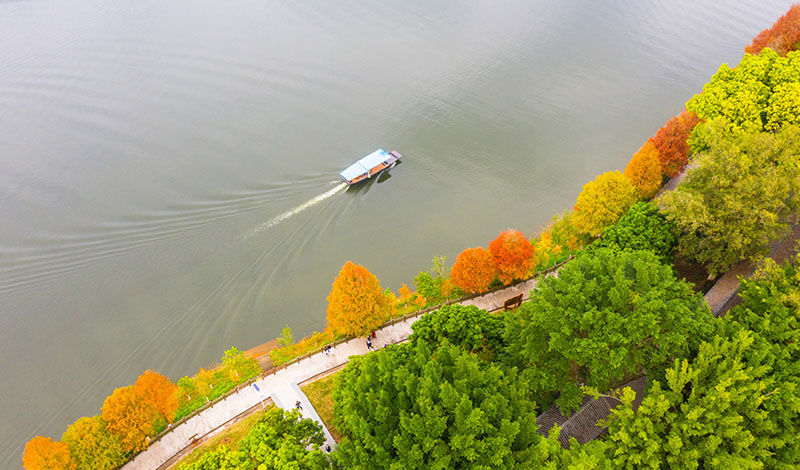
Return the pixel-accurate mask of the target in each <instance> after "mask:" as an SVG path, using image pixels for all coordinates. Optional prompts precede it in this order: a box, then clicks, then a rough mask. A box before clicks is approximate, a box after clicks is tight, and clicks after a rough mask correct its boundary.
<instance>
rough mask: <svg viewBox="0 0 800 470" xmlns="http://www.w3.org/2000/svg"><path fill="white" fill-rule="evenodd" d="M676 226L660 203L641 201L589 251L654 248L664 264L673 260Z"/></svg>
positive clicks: (609, 228) (654, 251)
mask: <svg viewBox="0 0 800 470" xmlns="http://www.w3.org/2000/svg"><path fill="white" fill-rule="evenodd" d="M673 230H675V225H674V224H673V223H671V222H668V221H667V219H666V218H665V217H664V215H663V214H661V213H660V212H659V211H658V209H657V208H656V206H655V205H654V204H652V203H650V202H639V203H636V204H635V205H633V207H631V208H630V209H629V210H628V212H627V213H626V214H625V215H624V216H623V217H622V218H621V219H619V222H617V223H616V224H614V225H612V226H610V227H608V228H607V229H606V230H605V232H603V236H602V237H601V238H600V239H598V240H597V241H596V242H594V243H593V244H592V245H591V247H590V249H588V250H587V252H592V251H594V250H596V249H598V248H602V247H606V248H610V249H612V250H616V251H641V250H645V251H652V252H653V253H655V255H656V256H658V258H659V259H660V260H661V261H662V262H664V263H670V264H671V263H672V260H673V258H674V256H675V246H676V245H677V241H676V240H675V236H674V235H673V234H672V232H673Z"/></svg>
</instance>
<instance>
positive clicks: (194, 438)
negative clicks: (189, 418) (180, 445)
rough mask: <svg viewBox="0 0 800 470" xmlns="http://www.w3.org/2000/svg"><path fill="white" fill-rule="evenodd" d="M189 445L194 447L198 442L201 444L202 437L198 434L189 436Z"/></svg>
mask: <svg viewBox="0 0 800 470" xmlns="http://www.w3.org/2000/svg"><path fill="white" fill-rule="evenodd" d="M189 441H190V442H189V445H190V446H192V447H196V446H197V444H200V438H199V437H197V434H193V435H192V437H190V438H189Z"/></svg>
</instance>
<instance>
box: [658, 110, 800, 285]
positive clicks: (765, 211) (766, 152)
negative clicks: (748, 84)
mask: <svg viewBox="0 0 800 470" xmlns="http://www.w3.org/2000/svg"><path fill="white" fill-rule="evenodd" d="M704 126H705V128H706V131H707V132H706V137H707V139H708V145H709V148H708V151H707V152H706V153H705V154H703V155H700V156H698V157H697V158H696V160H695V162H696V168H694V169H692V170H690V171H689V173H688V174H687V175H686V177H685V178H684V179H683V181H682V182H681V184H679V185H678V187H677V188H676V189H675V191H671V192H669V193H666V194H664V195H662V196H660V198H659V201H658V204H659V205H660V206H661V207H662V208H663V209H664V212H665V213H666V216H667V218H668V219H669V220H670V221H672V222H673V223H675V225H676V226H677V228H678V230H679V232H680V236H679V239H678V252H679V253H681V255H682V256H684V257H686V258H687V259H691V260H696V261H698V262H700V263H703V264H704V265H705V266H706V267H707V268H708V270H709V272H710V273H712V274H717V273H720V272H724V271H725V270H727V269H728V268H729V267H730V266H731V265H733V264H734V263H736V262H737V261H739V260H741V259H755V258H757V257H759V256H761V255H763V254H765V253H766V251H767V250H768V249H769V246H770V242H771V241H773V240H775V239H776V238H778V237H780V236H781V235H782V234H783V233H785V232H786V230H787V229H788V226H789V225H788V224H789V216H790V215H792V214H793V213H794V212H795V211H796V209H797V203H798V197H797V196H796V195H795V193H796V192H797V191H798V189H800V164H798V156H799V155H800V128H798V127H796V126H786V127H784V128H783V129H782V130H781V131H780V132H778V133H776V134H771V133H764V132H756V133H749V132H744V131H741V130H739V131H731V129H730V128H729V127H728V126H727V125H726V123H725V122H724V121H721V120H719V119H715V120H712V121H710V122H706V123H705V124H704Z"/></svg>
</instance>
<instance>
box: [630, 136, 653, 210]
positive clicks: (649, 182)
mask: <svg viewBox="0 0 800 470" xmlns="http://www.w3.org/2000/svg"><path fill="white" fill-rule="evenodd" d="M625 177H626V178H628V180H630V182H631V184H633V186H634V187H635V188H636V192H637V193H638V194H639V197H640V198H642V199H650V198H651V197H653V196H655V195H656V193H657V192H658V190H659V189H661V162H660V161H659V153H658V149H657V148H656V145H655V144H654V143H653V139H647V142H645V144H644V145H642V148H640V149H639V150H638V151H637V152H636V153H634V154H633V158H631V161H630V162H628V166H626V167H625Z"/></svg>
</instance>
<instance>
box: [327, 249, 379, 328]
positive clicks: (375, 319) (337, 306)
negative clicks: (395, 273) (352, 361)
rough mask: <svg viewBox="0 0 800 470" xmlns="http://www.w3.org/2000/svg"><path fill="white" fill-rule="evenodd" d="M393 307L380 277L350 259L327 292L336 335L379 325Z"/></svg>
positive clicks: (332, 324)
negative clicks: (380, 282)
mask: <svg viewBox="0 0 800 470" xmlns="http://www.w3.org/2000/svg"><path fill="white" fill-rule="evenodd" d="M391 308H392V305H391V304H390V302H389V299H388V298H387V297H386V294H384V292H383V289H382V288H381V285H380V284H379V283H378V278H377V277H375V276H374V275H373V274H372V273H370V272H369V271H368V270H367V268H365V267H364V266H361V265H356V264H354V263H352V262H350V261H348V262H347V263H345V264H344V266H342V270H341V271H339V275H338V276H337V277H336V280H334V281H333V288H332V289H331V293H330V294H328V324H329V325H330V326H331V328H333V331H334V332H335V333H336V334H344V335H348V336H358V335H362V334H364V333H368V332H369V331H371V330H374V329H375V328H377V327H379V326H380V325H381V323H383V322H384V321H385V320H386V319H387V318H388V317H389V313H390V310H391Z"/></svg>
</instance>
